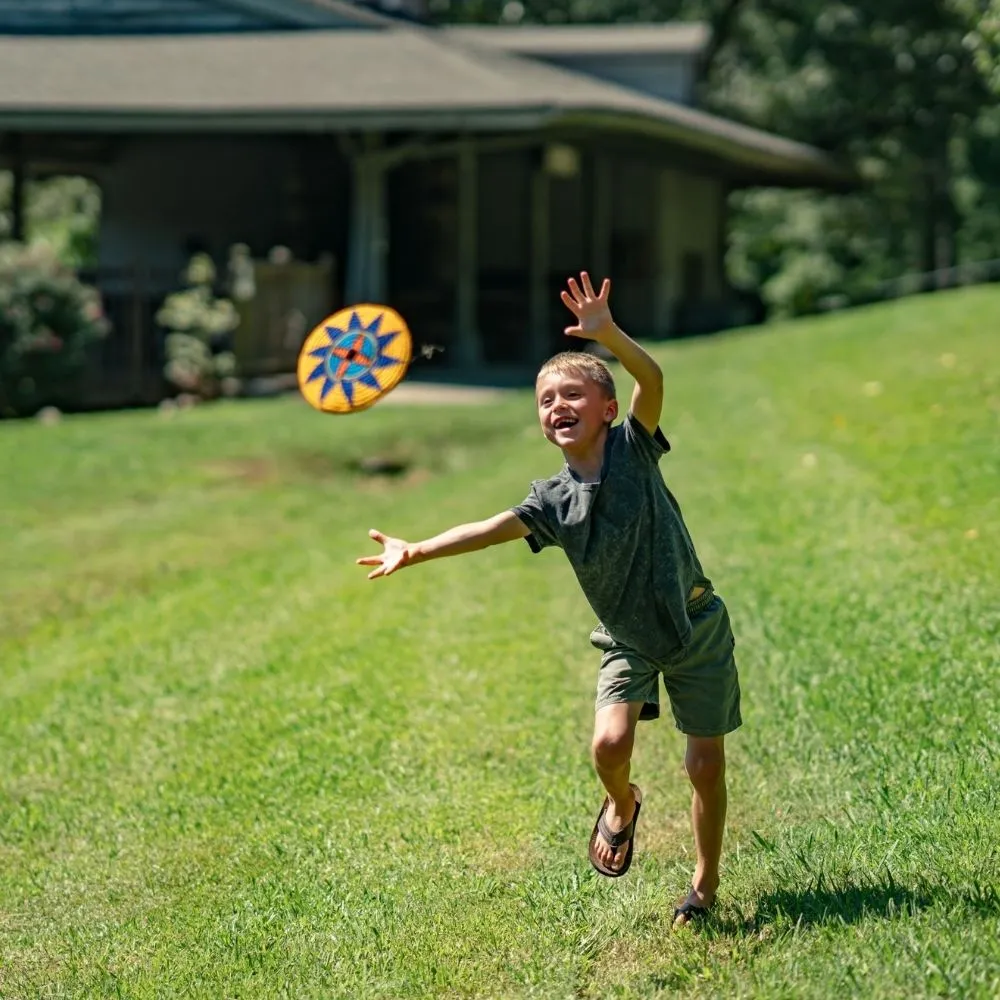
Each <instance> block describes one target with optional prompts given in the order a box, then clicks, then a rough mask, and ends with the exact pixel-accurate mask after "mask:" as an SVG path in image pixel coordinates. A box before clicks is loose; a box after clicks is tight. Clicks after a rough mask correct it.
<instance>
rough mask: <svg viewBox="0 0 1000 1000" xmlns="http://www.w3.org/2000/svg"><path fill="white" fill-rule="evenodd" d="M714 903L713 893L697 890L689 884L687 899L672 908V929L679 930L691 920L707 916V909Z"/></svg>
mask: <svg viewBox="0 0 1000 1000" xmlns="http://www.w3.org/2000/svg"><path fill="white" fill-rule="evenodd" d="M714 903H715V893H714V892H713V893H712V894H711V895H708V894H707V893H701V892H698V890H697V889H695V887H694V886H691V889H690V891H689V892H688V896H687V899H685V900H684V902H683V903H681V904H680V906H678V907H677V908H676V909H675V910H674V923H673V929H674V930H675V931H676V930H680V929H681V928H682V927H684V926H686V925H687V924H689V923H691V922H692V921H693V920H700V919H703V918H705V917H707V916H708V913H709V910H711V908H712V905H713V904H714Z"/></svg>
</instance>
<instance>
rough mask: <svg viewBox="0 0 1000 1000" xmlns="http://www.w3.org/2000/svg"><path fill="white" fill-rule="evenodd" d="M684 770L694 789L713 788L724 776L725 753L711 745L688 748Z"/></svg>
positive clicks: (718, 747) (720, 748)
mask: <svg viewBox="0 0 1000 1000" xmlns="http://www.w3.org/2000/svg"><path fill="white" fill-rule="evenodd" d="M684 768H685V770H686V771H687V773H688V777H689V778H690V779H691V784H692V785H694V786H695V788H707V789H710V788H715V787H716V786H717V785H718V784H719V783H720V782H721V781H723V780H724V779H725V776H726V754H725V751H724V750H723V749H722V747H721V746H715V745H712V744H708V745H704V746H689V747H688V751H687V754H685V756H684Z"/></svg>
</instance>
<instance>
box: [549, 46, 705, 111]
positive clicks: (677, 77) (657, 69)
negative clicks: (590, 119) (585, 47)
mask: <svg viewBox="0 0 1000 1000" xmlns="http://www.w3.org/2000/svg"><path fill="white" fill-rule="evenodd" d="M544 61H545V62H550V63H552V64H553V65H556V66H561V67H562V68H563V69H568V70H573V71H574V72H577V73H584V74H586V75H587V76H592V77H595V78H596V79H598V80H604V81H605V82H606V83H617V84H619V85H620V86H622V87H628V89H629V90H635V91H638V92H639V93H642V94H649V95H650V96H652V97H658V98H660V99H661V100H664V101H673V102H675V103H676V104H685V105H692V104H694V102H695V93H694V84H695V63H694V59H693V57H691V56H686V55H673V54H661V55H628V56H626V55H611V56H608V55H604V56H592V55H586V56H546V57H545V59H544Z"/></svg>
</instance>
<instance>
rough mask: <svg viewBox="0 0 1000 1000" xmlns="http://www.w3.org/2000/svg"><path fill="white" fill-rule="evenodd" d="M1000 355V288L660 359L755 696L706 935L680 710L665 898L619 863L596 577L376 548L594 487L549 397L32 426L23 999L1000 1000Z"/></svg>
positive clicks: (16, 607)
mask: <svg viewBox="0 0 1000 1000" xmlns="http://www.w3.org/2000/svg"><path fill="white" fill-rule="evenodd" d="M998 331H1000V291H998V290H997V289H995V288H984V289H980V290H974V291H967V292H962V293H949V294H942V295H938V296H934V297H932V298H927V299H913V300H910V301H907V302H902V303H898V304H892V305H887V306H883V307H879V308H875V309H871V310H865V311H859V312H854V313H846V314H842V315H839V316H836V317H829V318H824V319H819V320H813V321H810V322H802V323H797V324H788V325H782V326H778V327H774V328H772V329H770V330H766V331H755V332H747V333H735V334H732V335H728V336H723V337H717V338H711V339H707V340H703V341H697V342H693V341H692V342H684V343H678V344H672V345H666V346H660V347H658V348H657V350H658V354H659V356H660V358H661V360H662V362H663V364H664V369H665V372H666V378H667V384H668V397H667V402H666V405H665V410H664V420H663V424H664V427H665V429H666V430H667V432H668V434H669V436H670V437H671V439H672V443H673V445H674V451H673V453H672V454H671V455H669V456H668V457H667V458H666V459H664V462H663V468H664V470H665V473H666V475H667V477H668V480H669V482H670V483H671V485H672V487H673V488H674V490H675V492H676V493H677V494H678V496H679V498H680V500H681V503H682V504H683V506H684V509H685V513H686V516H687V519H688V522H689V525H690V527H691V529H692V532H693V534H694V536H695V539H696V541H697V544H698V547H699V551H700V554H701V556H702V560H703V562H704V564H705V566H706V569H707V570H708V572H709V575H710V576H711V577H712V578H713V579H714V581H715V582H716V585H717V587H718V588H719V590H720V592H721V593H722V594H723V596H724V597H725V598H726V600H727V602H728V603H729V605H730V608H731V613H732V617H733V620H734V625H735V628H736V630H737V638H738V655H739V665H740V673H741V681H742V686H743V699H744V700H743V705H744V720H745V725H744V727H743V729H742V730H740V731H739V732H738V733H737V734H735V735H734V736H733V737H732V738H731V739H730V740H729V744H728V746H729V761H730V764H729V784H730V803H731V804H730V823H729V828H728V836H727V841H726V853H725V858H724V883H723V890H722V893H721V896H720V905H719V907H718V911H717V917H716V918H715V919H714V921H713V922H712V923H711V924H710V925H709V926H708V927H707V928H705V929H704V930H703V931H702V932H699V933H694V932H691V931H684V932H682V933H680V934H671V933H670V932H669V925H670V915H671V911H672V907H673V905H674V903H675V901H676V900H677V898H678V897H679V896H680V895H681V894H682V892H683V890H684V889H685V886H686V883H687V879H688V878H689V874H690V870H691V862H692V846H691V838H690V831H689V829H688V824H687V807H688V801H689V790H688V787H687V783H686V778H685V777H684V774H683V771H682V769H681V755H682V752H683V739H682V737H681V736H680V735H679V734H678V733H677V732H676V731H675V730H674V729H673V727H672V724H671V723H669V722H667V721H661V722H660V723H654V724H648V725H647V724H643V727H642V728H641V729H640V734H639V740H638V746H637V754H636V764H635V771H634V773H635V775H636V780H638V781H639V782H640V783H641V784H642V787H643V790H644V792H645V801H646V805H645V808H644V809H643V821H642V824H641V825H640V831H639V851H638V855H637V859H636V862H635V865H634V866H633V869H632V873H630V875H629V877H628V878H626V879H622V880H620V881H615V882H609V881H605V880H600V879H599V878H598V877H597V876H596V875H595V874H594V873H593V872H592V871H591V869H590V867H589V864H588V862H587V858H586V843H587V838H588V836H589V834H590V829H591V825H592V823H593V819H594V813H595V811H596V808H597V805H598V803H599V801H600V791H599V787H598V785H597V782H596V779H595V777H594V775H593V772H592V769H591V766H590V763H589V758H588V749H589V737H590V726H591V721H592V703H593V687H594V680H595V670H596V654H595V652H594V651H593V650H592V649H591V647H590V646H589V644H588V642H587V635H588V632H589V628H590V626H591V624H592V616H591V614H590V612H589V610H588V608H587V606H586V604H585V602H584V600H583V597H582V596H581V595H580V594H579V592H578V590H577V588H576V585H575V582H574V580H573V577H572V575H571V572H570V570H569V569H568V567H567V566H566V565H565V562H564V561H563V560H562V559H561V558H560V556H559V554H558V553H556V552H546V553H544V554H543V555H541V556H532V555H531V554H530V552H529V551H528V549H527V547H526V546H524V545H523V544H520V543H518V544H516V545H511V546H506V547H503V548H500V549H493V550H489V551H488V552H485V553H480V554H477V555H474V556H467V557H464V558H461V559H455V560H446V561H442V562H440V563H431V564H428V565H425V566H420V567H418V568H416V569H414V570H411V571H407V572H405V573H403V574H400V575H399V576H396V577H393V578H391V579H390V580H387V581H381V582H379V583H369V582H367V581H366V580H365V577H364V570H362V569H360V568H359V567H356V566H355V565H354V563H353V560H354V558H355V557H356V556H358V555H361V554H362V553H365V552H367V551H370V550H371V549H372V548H373V546H372V544H371V543H370V542H369V540H368V539H367V537H366V532H367V529H368V528H369V527H373V526H374V527H379V528H382V529H383V530H386V531H389V532H392V533H397V534H401V535H403V536H404V537H406V536H421V535H426V534H429V533H433V532H435V531H437V530H440V529H442V528H444V527H447V526H449V525H451V524H453V523H457V522H460V521H463V520H471V519H476V518H479V517H484V516H487V515H489V514H492V513H494V512H496V511H498V510H501V509H503V508H505V507H507V506H509V505H511V504H513V503H516V502H518V501H520V500H521V499H522V498H523V496H524V495H525V493H526V492H527V488H528V483H529V481H530V480H531V479H532V478H535V477H539V476H543V475H546V474H549V473H550V472H551V471H553V470H554V469H555V468H556V467H557V461H558V458H559V456H558V455H557V453H555V452H554V451H553V449H552V448H551V446H549V445H547V444H546V443H545V442H544V441H542V439H541V436H540V433H539V432H538V430H537V427H536V426H535V423H534V419H535V418H534V414H533V409H532V405H531V398H530V394H527V393H521V394H516V395H514V396H513V397H512V398H510V399H509V400H503V401H501V402H499V403H498V402H490V403H489V404H488V405H485V406H483V407H481V408H463V407H456V408H429V407H419V408H418V407H413V408H407V407H404V406H400V405H395V406H390V405H385V406H382V407H378V408H376V409H374V410H372V411H369V412H368V413H365V414H362V415H359V416H357V417H352V418H326V417H323V416H321V415H319V414H315V413H313V412H312V411H310V410H308V409H307V408H306V407H305V405H304V404H302V403H300V402H299V401H298V400H296V399H286V400H281V401H268V402H258V403H231V404H223V405H219V406H216V407H212V408H205V409H202V410H195V411H191V412H184V413H178V414H176V415H175V416H174V417H172V418H169V419H168V418H165V417H163V416H160V415H159V414H157V413H152V412H151V413H131V414H127V413H126V414H113V415H100V416H86V417H75V418H71V419H66V420H64V421H63V422H62V423H60V424H59V425H57V426H54V427H44V426H40V425H38V424H36V423H34V422H28V423H23V424H7V425H3V426H0V468H2V470H3V473H2V476H3V478H2V485H0V525H2V533H0V684H2V695H3V700H2V706H3V711H2V715H0V760H2V762H3V763H2V770H0V996H2V997H3V998H5V1000H6V998H18V1000H20V998H28V997H80V998H83V997H87V998H90V997H137V998H154V997H156V998H159V997H207V998H223V997H225V998H235V997H245V998H253V1000H257V998H271V997H295V998H300V997H324V998H325V997H352V998H363V997H383V998H403V997H418V996H419V997H425V996H447V997H491V998H492V997H553V998H556V997H559V998H563V997H567V998H569V997H644V998H645V997H654V996H671V995H673V994H675V993H677V992H683V993H685V994H688V995H697V996H705V997H711V996H719V997H734V996H744V997H749V996H755V997H757V996H759V997H789V998H792V997H794V998H809V997H843V996H852V995H853V996H859V995H862V996H872V997H880V998H881V997H907V998H910V997H939V996H954V997H962V998H967V997H982V998H986V997H990V998H992V997H996V996H998V995H1000V847H998V845H1000V781H998V776H1000V656H998V647H1000V625H998V617H1000V612H998V609H1000V582H998V581H1000V489H998V484H1000V334H998ZM949 355H950V356H949ZM876 383H877V384H876ZM621 390H622V392H623V394H624V393H627V392H628V390H629V385H628V382H627V379H626V378H624V377H623V378H622V386H621ZM369 453H391V454H393V455H394V456H396V457H402V458H406V459H407V460H409V461H410V462H412V471H411V472H410V473H409V474H406V475H404V476H402V477H399V478H398V479H391V480H385V479H371V478H366V477H364V476H361V475H359V474H358V473H357V471H356V462H357V460H358V458H359V457H360V456H363V455H365V454H369Z"/></svg>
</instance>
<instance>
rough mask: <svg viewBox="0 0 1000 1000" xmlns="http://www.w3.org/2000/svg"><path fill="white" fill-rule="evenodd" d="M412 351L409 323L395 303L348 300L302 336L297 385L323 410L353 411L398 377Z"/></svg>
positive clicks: (391, 385)
mask: <svg viewBox="0 0 1000 1000" xmlns="http://www.w3.org/2000/svg"><path fill="white" fill-rule="evenodd" d="M412 355H413V342H412V338H411V337H410V330H409V327H408V326H407V325H406V322H405V321H404V320H403V317H402V316H400V315H399V313H398V312H396V310H395V309H390V308H389V307H388V306H380V305H371V304H367V303H366V304H363V305H357V306H350V307H349V308H347V309H341V310H340V311H339V312H336V313H334V314H333V315H332V316H330V317H328V318H327V319H325V320H323V322H322V323H320V324H319V325H318V326H317V327H316V329H315V330H313V331H312V333H310V334H309V336H308V337H306V339H305V341H304V343H303V344H302V349H301V351H300V352H299V363H298V371H297V375H298V382H299V391H300V392H301V393H302V395H303V396H304V397H305V400H306V402H308V403H309V405H310V406H312V407H314V408H315V409H317V410H320V411H321V412H323V413H358V412H360V411H361V410H367V409H368V408H369V407H370V406H373V405H374V404H375V403H377V402H378V401H379V400H380V399H382V397H383V396H385V395H386V394H387V393H389V392H391V391H392V390H393V389H394V388H395V387H396V386H397V385H398V384H399V383H400V381H401V380H402V378H403V376H404V375H405V374H406V371H407V368H408V367H409V365H410V360H411V358H412Z"/></svg>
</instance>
